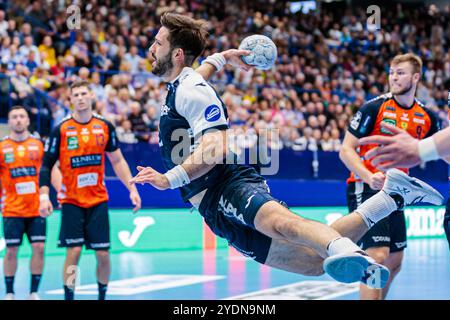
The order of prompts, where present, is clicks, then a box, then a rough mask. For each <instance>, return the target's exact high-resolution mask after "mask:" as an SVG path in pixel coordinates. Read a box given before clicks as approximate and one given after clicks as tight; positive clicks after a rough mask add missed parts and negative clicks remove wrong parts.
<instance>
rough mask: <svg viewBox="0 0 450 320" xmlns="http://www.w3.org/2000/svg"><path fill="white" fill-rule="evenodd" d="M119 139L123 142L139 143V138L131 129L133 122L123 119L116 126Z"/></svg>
mask: <svg viewBox="0 0 450 320" xmlns="http://www.w3.org/2000/svg"><path fill="white" fill-rule="evenodd" d="M116 133H117V139H119V141H120V142H123V143H137V142H138V139H137V138H136V136H135V135H134V133H133V131H132V130H131V122H130V121H129V120H126V119H125V120H123V121H122V122H121V123H120V125H119V126H118V127H117V128H116Z"/></svg>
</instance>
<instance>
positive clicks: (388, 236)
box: [347, 182, 407, 252]
mask: <svg viewBox="0 0 450 320" xmlns="http://www.w3.org/2000/svg"><path fill="white" fill-rule="evenodd" d="M377 192H378V191H376V190H372V189H371V188H370V187H369V185H368V184H366V183H362V182H352V183H349V185H348V188H347V204H348V210H349V212H353V211H355V209H356V208H357V207H358V206H359V205H360V204H361V203H363V202H364V201H366V200H367V199H369V198H370V197H372V196H373V195H375V194H376V193H377ZM357 243H358V245H359V246H361V248H362V249H363V250H366V249H368V248H374V247H389V249H390V252H398V251H402V250H404V249H405V248H406V247H407V243H406V221H405V213H404V212H403V211H395V212H393V213H392V214H390V215H389V216H387V217H386V218H384V219H382V220H380V221H378V222H377V223H376V224H375V225H374V226H373V227H372V228H371V229H370V230H369V231H367V233H366V234H365V235H364V236H363V237H362V238H361V239H360V240H359V241H358V242H357Z"/></svg>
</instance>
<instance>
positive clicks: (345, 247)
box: [327, 237, 361, 256]
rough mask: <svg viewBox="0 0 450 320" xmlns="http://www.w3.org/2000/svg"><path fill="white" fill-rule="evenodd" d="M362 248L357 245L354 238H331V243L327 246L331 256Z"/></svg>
mask: <svg viewBox="0 0 450 320" xmlns="http://www.w3.org/2000/svg"><path fill="white" fill-rule="evenodd" d="M360 250H361V248H360V247H358V246H357V245H356V243H354V242H353V241H352V240H350V239H349V238H344V237H340V238H336V239H334V240H331V241H330V243H329V244H328V246H327V253H328V255H329V256H334V255H336V254H341V253H349V252H355V251H360Z"/></svg>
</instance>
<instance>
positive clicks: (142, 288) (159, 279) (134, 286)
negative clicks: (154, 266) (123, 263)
mask: <svg viewBox="0 0 450 320" xmlns="http://www.w3.org/2000/svg"><path fill="white" fill-rule="evenodd" d="M223 278H225V277H224V276H218V275H180V274H176V275H170V274H166V275H164V274H155V275H150V276H144V277H136V278H130V279H123V280H116V281H110V282H109V284H108V295H117V296H118V295H120V296H122V295H124V296H128V295H134V294H139V293H144V292H151V291H156V290H164V289H170V288H176V287H181V286H189V285H193V284H198V283H203V282H209V281H217V280H220V279H223ZM45 293H46V294H58V295H62V294H64V290H62V289H57V290H49V291H46V292H45ZM76 294H77V295H97V294H98V285H97V284H88V285H83V286H77V288H76Z"/></svg>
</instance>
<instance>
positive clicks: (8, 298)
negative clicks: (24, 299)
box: [3, 293, 16, 300]
mask: <svg viewBox="0 0 450 320" xmlns="http://www.w3.org/2000/svg"><path fill="white" fill-rule="evenodd" d="M3 300H16V299H15V298H14V293H7V294H6V296H5V297H4V298H3Z"/></svg>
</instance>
